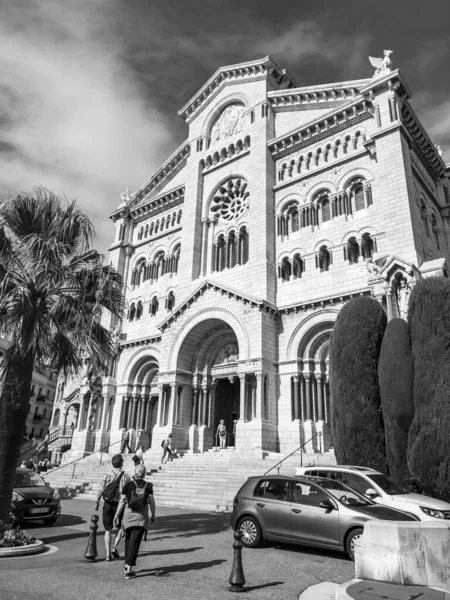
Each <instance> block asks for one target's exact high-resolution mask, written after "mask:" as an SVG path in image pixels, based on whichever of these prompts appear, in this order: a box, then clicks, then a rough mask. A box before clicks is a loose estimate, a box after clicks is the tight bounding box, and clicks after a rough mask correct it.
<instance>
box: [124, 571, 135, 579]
mask: <svg viewBox="0 0 450 600" xmlns="http://www.w3.org/2000/svg"><path fill="white" fill-rule="evenodd" d="M136 575H137V573H135V572H134V571H127V572H126V573H125V579H131V578H132V577H136Z"/></svg>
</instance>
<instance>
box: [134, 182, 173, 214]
mask: <svg viewBox="0 0 450 600" xmlns="http://www.w3.org/2000/svg"><path fill="white" fill-rule="evenodd" d="M183 202H184V185H182V186H180V187H179V188H176V189H174V190H171V191H170V192H167V193H165V194H163V195H162V196H157V197H156V198H153V199H152V200H148V201H147V202H143V203H142V204H139V205H138V206H136V207H135V208H132V209H131V210H130V215H131V218H132V219H133V220H140V218H141V217H143V216H152V217H153V216H155V215H157V214H159V213H161V212H164V211H165V210H169V209H172V208H174V207H175V206H178V205H179V204H183Z"/></svg>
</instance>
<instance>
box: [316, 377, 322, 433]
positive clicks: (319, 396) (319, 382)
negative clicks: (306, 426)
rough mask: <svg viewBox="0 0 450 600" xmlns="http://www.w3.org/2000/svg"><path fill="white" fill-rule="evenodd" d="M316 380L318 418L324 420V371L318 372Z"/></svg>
mask: <svg viewBox="0 0 450 600" xmlns="http://www.w3.org/2000/svg"><path fill="white" fill-rule="evenodd" d="M316 382H317V420H318V421H324V408H323V394H322V373H317V374H316Z"/></svg>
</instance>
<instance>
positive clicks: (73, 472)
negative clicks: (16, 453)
mask: <svg viewBox="0 0 450 600" xmlns="http://www.w3.org/2000/svg"><path fill="white" fill-rule="evenodd" d="M124 441H125V438H123V439H122V440H119V441H118V442H114V443H113V444H107V445H106V446H103V448H99V449H98V450H95V451H94V452H91V453H90V454H88V455H87V456H82V457H81V458H76V459H75V460H72V461H71V462H68V463H66V464H65V465H60V466H59V467H56V469H52V470H51V471H49V472H47V473H46V474H45V475H41V477H42V478H43V479H45V477H47V475H50V474H51V473H54V472H55V471H58V469H64V468H65V467H68V466H69V465H73V471H72V477H71V479H73V476H74V474H75V467H76V466H77V463H79V462H80V460H84V459H85V458H89V457H90V456H92V455H93V454H97V453H98V452H102V453H103V450H107V449H109V448H110V447H111V446H115V445H116V444H121V443H122V442H124ZM100 464H101V457H100Z"/></svg>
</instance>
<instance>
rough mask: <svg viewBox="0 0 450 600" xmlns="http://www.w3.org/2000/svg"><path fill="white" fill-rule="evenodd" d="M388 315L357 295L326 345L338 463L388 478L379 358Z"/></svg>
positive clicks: (373, 303)
mask: <svg viewBox="0 0 450 600" xmlns="http://www.w3.org/2000/svg"><path fill="white" fill-rule="evenodd" d="M385 329H386V315H385V313H384V311H383V309H382V308H381V306H380V304H379V303H378V302H377V301H376V300H374V299H373V298H369V297H364V296H361V297H359V298H355V299H352V300H350V301H349V302H347V303H346V304H345V305H344V307H343V308H342V310H341V311H340V313H339V315H338V317H337V319H336V323H335V326H334V329H333V333H332V336H331V343H330V392H331V428H332V435H333V445H334V450H335V454H336V460H337V463H338V464H348V465H361V466H366V467H371V468H373V469H376V470H378V471H382V472H383V473H386V474H388V472H389V469H388V463H387V458H386V447H385V442H384V427H383V416H382V412H381V400H380V391H379V387H378V358H379V355H380V348H381V342H382V339H383V334H384V330H385Z"/></svg>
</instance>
